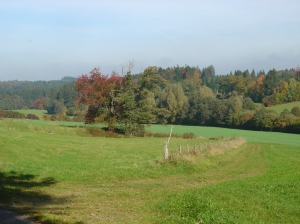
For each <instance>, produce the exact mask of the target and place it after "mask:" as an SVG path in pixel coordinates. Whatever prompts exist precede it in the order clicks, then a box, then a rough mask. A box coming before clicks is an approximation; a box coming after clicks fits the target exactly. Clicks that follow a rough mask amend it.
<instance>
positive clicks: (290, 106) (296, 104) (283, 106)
mask: <svg viewBox="0 0 300 224" xmlns="http://www.w3.org/2000/svg"><path fill="white" fill-rule="evenodd" d="M293 107H299V108H300V101H298V102H293V103H286V104H281V105H276V106H272V107H267V109H272V110H274V111H276V112H277V113H278V114H280V113H281V112H282V111H283V110H284V109H288V110H289V111H291V109H293Z"/></svg>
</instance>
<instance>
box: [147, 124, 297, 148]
mask: <svg viewBox="0 0 300 224" xmlns="http://www.w3.org/2000/svg"><path fill="white" fill-rule="evenodd" d="M171 127H172V126H171V125H166V126H162V125H151V126H150V127H147V130H150V131H152V132H155V133H169V132H170V130H171ZM187 132H192V133H194V134H195V135H196V136H197V137H200V136H202V137H205V138H209V137H225V138H230V137H243V138H245V139H246V140H247V142H264V143H278V144H292V145H295V146H299V145H300V136H299V135H298V134H287V133H279V132H265V131H247V130H239V129H229V128H216V127H205V126H181V125H174V126H173V133H177V134H183V133H187Z"/></svg>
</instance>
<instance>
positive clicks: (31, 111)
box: [14, 110, 47, 119]
mask: <svg viewBox="0 0 300 224" xmlns="http://www.w3.org/2000/svg"><path fill="white" fill-rule="evenodd" d="M14 111H17V112H19V113H21V114H24V115H25V116H26V115H27V114H35V115H36V116H38V117H39V118H40V119H43V115H44V114H47V111H46V110H14Z"/></svg>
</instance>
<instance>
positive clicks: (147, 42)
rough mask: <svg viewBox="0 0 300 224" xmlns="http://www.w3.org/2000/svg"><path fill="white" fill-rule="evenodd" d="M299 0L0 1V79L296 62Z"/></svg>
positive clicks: (224, 69)
mask: <svg viewBox="0 0 300 224" xmlns="http://www.w3.org/2000/svg"><path fill="white" fill-rule="evenodd" d="M299 10H300V1H299V0H281V1H278V0H259V1H256V0H240V1H237V0H236V1H234V0H207V1H202V0H198V1H196V0H194V1H193V0H184V1H183V0H160V1H158V0H151V1H150V0H143V1H137V0H128V1H127V0H122V1H120V0H110V1H108V0H105V1H101V0H98V1H96V0H95V1H94V0H9V1H8V0H0V81H4V80H16V79H18V80H53V79H61V78H62V77H63V76H74V77H78V76H79V75H81V74H86V73H88V72H89V71H91V70H92V69H93V68H94V67H100V68H101V71H102V72H103V73H105V74H110V73H111V71H113V70H115V71H117V72H119V73H120V71H121V64H124V63H126V62H128V61H129V60H134V61H135V68H134V69H135V70H134V72H135V73H138V72H140V71H141V70H142V69H144V68H146V67H147V66H151V65H156V66H161V67H163V68H165V67H168V66H176V65H177V64H178V65H180V66H184V65H186V64H187V65H190V66H199V67H200V68H203V67H207V66H209V65H213V66H214V67H215V70H216V74H218V75H222V74H227V73H229V72H230V71H234V70H237V69H240V70H245V69H249V70H250V71H251V70H252V69H255V70H256V71H258V70H262V69H264V70H265V71H268V70H270V69H272V68H275V69H277V70H279V69H286V68H288V69H290V68H295V67H296V66H298V65H300V13H299Z"/></svg>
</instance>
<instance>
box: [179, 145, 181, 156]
mask: <svg viewBox="0 0 300 224" xmlns="http://www.w3.org/2000/svg"><path fill="white" fill-rule="evenodd" d="M179 153H180V154H181V145H179Z"/></svg>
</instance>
